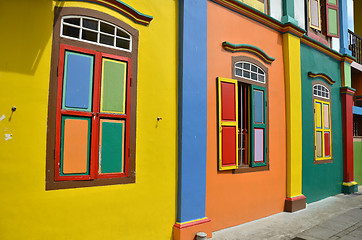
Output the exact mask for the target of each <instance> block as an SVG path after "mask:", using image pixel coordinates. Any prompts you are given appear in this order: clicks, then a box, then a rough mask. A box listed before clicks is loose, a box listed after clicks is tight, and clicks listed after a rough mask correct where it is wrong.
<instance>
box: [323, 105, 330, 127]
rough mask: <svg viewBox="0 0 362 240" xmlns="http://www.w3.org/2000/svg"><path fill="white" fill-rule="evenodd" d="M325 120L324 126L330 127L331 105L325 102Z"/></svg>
mask: <svg viewBox="0 0 362 240" xmlns="http://www.w3.org/2000/svg"><path fill="white" fill-rule="evenodd" d="M323 122H324V128H326V129H329V105H328V104H323Z"/></svg>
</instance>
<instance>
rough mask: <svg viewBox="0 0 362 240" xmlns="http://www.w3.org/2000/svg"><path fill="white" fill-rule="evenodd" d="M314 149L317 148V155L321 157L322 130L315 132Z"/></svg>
mask: <svg viewBox="0 0 362 240" xmlns="http://www.w3.org/2000/svg"><path fill="white" fill-rule="evenodd" d="M316 138H317V139H316V144H317V146H316V150H317V157H318V158H320V157H323V149H322V145H323V141H322V132H317V133H316Z"/></svg>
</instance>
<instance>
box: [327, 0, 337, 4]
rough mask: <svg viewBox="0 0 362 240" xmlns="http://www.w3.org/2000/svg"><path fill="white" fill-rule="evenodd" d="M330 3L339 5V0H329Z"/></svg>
mask: <svg viewBox="0 0 362 240" xmlns="http://www.w3.org/2000/svg"><path fill="white" fill-rule="evenodd" d="M328 3H329V4H333V5H337V0H328Z"/></svg>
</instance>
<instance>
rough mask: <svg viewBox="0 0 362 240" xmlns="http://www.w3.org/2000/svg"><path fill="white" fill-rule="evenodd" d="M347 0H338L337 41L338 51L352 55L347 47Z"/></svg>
mask: <svg viewBox="0 0 362 240" xmlns="http://www.w3.org/2000/svg"><path fill="white" fill-rule="evenodd" d="M347 5H348V1H346V0H344V1H343V0H342V1H341V0H340V1H339V41H340V49H339V51H340V53H342V54H348V55H352V52H351V50H349V49H348V45H349V39H348V8H347Z"/></svg>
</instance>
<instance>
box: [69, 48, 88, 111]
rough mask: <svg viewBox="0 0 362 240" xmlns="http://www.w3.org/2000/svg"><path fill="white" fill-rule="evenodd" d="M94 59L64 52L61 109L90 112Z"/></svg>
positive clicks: (80, 54)
mask: <svg viewBox="0 0 362 240" xmlns="http://www.w3.org/2000/svg"><path fill="white" fill-rule="evenodd" d="M93 60H94V57H93V56H90V55H86V54H82V53H75V52H68V51H66V52H65V57H64V76H63V101H62V108H63V109H72V110H81V111H91V106H92V83H93V64H94V63H93Z"/></svg>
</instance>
